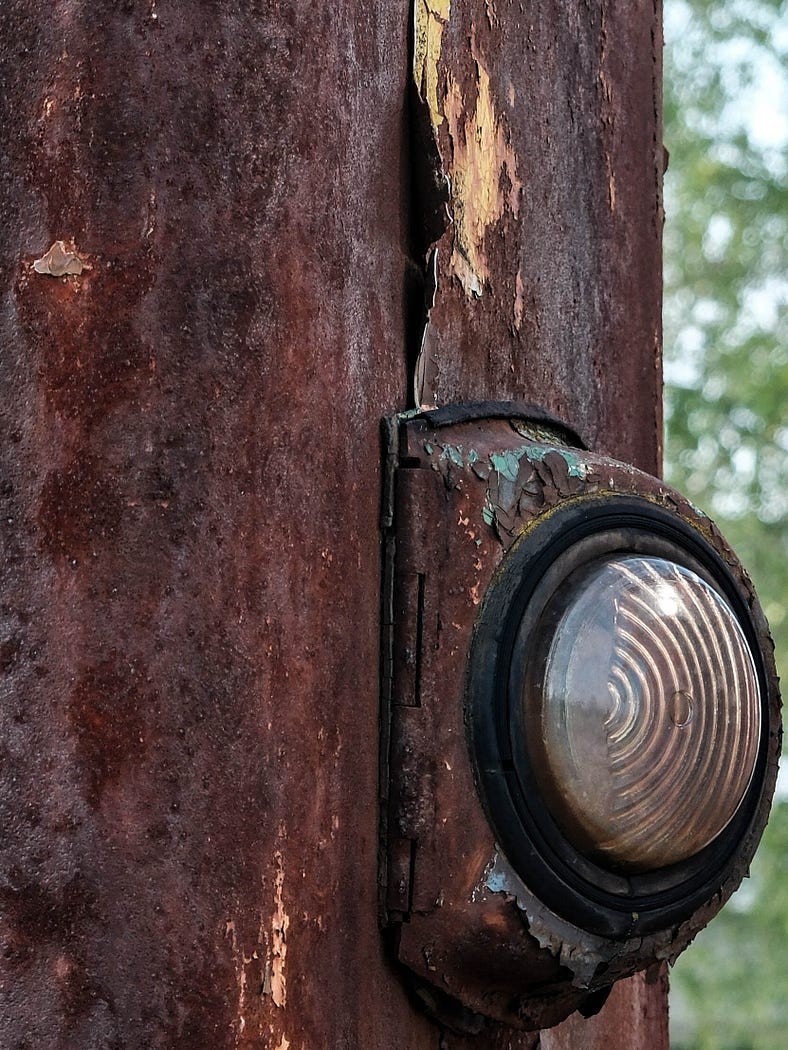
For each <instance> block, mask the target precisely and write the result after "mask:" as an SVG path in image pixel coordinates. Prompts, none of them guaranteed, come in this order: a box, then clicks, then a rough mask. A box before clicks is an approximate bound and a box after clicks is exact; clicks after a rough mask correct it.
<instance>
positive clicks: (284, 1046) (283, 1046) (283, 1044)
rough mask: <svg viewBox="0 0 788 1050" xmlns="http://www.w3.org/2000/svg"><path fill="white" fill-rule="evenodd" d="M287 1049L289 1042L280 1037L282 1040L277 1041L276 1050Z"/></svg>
mask: <svg viewBox="0 0 788 1050" xmlns="http://www.w3.org/2000/svg"><path fill="white" fill-rule="evenodd" d="M289 1047H290V1040H289V1039H287V1038H286V1037H285V1036H282V1038H281V1039H280V1041H279V1046H277V1048H276V1050H289Z"/></svg>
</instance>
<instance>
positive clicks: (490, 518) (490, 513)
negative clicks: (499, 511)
mask: <svg viewBox="0 0 788 1050" xmlns="http://www.w3.org/2000/svg"><path fill="white" fill-rule="evenodd" d="M482 517H483V518H484V521H485V523H486V524H487V525H492V523H493V522H494V521H495V511H494V510H493V509H492V507H491V506H490V505H489V504H488V503H485V504H484V506H483V507H482Z"/></svg>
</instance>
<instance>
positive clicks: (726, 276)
mask: <svg viewBox="0 0 788 1050" xmlns="http://www.w3.org/2000/svg"><path fill="white" fill-rule="evenodd" d="M665 14H666V55H665V143H666V145H667V147H668V149H669V150H670V170H669V172H668V176H667V178H666V214H667V222H666V228H665V367H666V379H667V387H666V422H667V442H666V470H667V476H668V478H669V479H670V480H671V481H672V483H673V484H675V485H676V486H677V487H678V488H682V489H684V490H685V491H687V492H688V494H689V495H690V497H691V498H692V499H693V500H695V501H696V502H697V503H698V504H699V505H700V506H702V507H703V508H704V509H706V510H707V511H708V512H709V513H711V514H712V516H713V517H714V518H715V519H716V520H717V522H718V523H719V525H720V527H721V529H722V531H723V533H724V534H725V535H726V537H727V538H728V539H729V540H730V542H731V543H732V545H733V546H734V548H735V549H736V551H737V553H738V554H739V555H740V557H741V558H742V561H743V562H744V563H745V564H746V565H747V566H748V568H749V569H750V571H751V574H752V577H753V579H754V581H755V583H756V586H757V587H758V590H759V594H760V596H761V600H762V602H763V605H764V608H765V611H766V614H767V617H768V618H769V621H770V624H771V627H772V632H773V634H774V637H775V642H776V648H777V656H778V667H779V666H780V665H781V666H782V677H783V679H784V680H785V679H786V677H788V663H787V662H786V658H787V657H788V529H787V528H786V521H787V519H788V309H786V307H787V306H788V120H787V119H786V112H788V73H787V72H786V69H788V64H787V62H786V60H787V59H788V3H786V2H785V0H782V2H780V0H716V2H712V0H666V3H665ZM786 857H788V802H785V801H783V802H782V803H780V804H778V805H777V806H776V808H775V810H774V812H773V815H772V819H771V823H770V825H769V828H768V829H767V832H766V835H765V836H764V840H763V842H762V844H761V848H760V851H759V853H758V855H757V857H756V860H755V863H754V865H753V872H752V878H751V879H750V880H749V881H748V882H747V883H745V885H744V887H743V888H742V889H741V890H740V891H739V893H738V894H737V895H736V896H735V897H734V898H733V900H732V901H731V903H730V904H729V905H728V906H727V907H726V908H725V909H724V910H723V912H722V913H721V914H720V916H719V917H718V918H717V919H715V921H714V922H713V923H712V924H711V926H710V927H709V928H708V929H707V930H705V931H704V932H703V933H702V934H701V935H700V936H699V937H698V939H697V941H696V944H695V945H693V946H692V947H691V948H690V949H689V951H688V952H686V953H685V955H684V956H682V957H681V959H680V960H679V962H678V963H677V965H676V967H675V969H674V971H673V975H672V989H673V991H672V995H671V1015H672V1022H671V1031H672V1038H673V1046H674V1048H676V1050H712V1048H713V1050H745V1048H747V1050H750V1048H751V1050H778V1048H779V1050H782V1047H784V1046H785V1045H786V1039H787V1038H788V1037H787V1036H786V1032H788V880H786V879H785V878H784V877H783V873H784V869H785V861H786Z"/></svg>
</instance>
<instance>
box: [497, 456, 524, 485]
mask: <svg viewBox="0 0 788 1050" xmlns="http://www.w3.org/2000/svg"><path fill="white" fill-rule="evenodd" d="M523 451H524V450H523V449H517V450H514V449H507V451H506V452H493V453H492V455H491V456H490V462H491V463H492V465H493V466H494V467H495V469H496V471H497V472H498V473H499V474H500V475H501V477H502V478H506V479H507V480H508V481H517V473H518V471H519V470H520V458H521V456H522V454H523Z"/></svg>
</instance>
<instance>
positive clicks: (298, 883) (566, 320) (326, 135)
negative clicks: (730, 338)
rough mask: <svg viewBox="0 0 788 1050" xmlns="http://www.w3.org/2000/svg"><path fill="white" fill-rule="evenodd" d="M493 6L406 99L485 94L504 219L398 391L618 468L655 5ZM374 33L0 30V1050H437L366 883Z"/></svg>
mask: <svg viewBox="0 0 788 1050" xmlns="http://www.w3.org/2000/svg"><path fill="white" fill-rule="evenodd" d="M426 6H427V7H428V8H430V7H435V6H437V7H440V8H443V7H444V6H445V7H446V8H447V12H446V14H447V17H449V12H448V4H447V3H445V0H441V3H439V4H427V5H426ZM524 6H525V10H524V12H521V10H520V5H519V4H515V3H504V2H503V0H496V2H495V3H492V2H487V3H485V4H483V5H482V4H481V3H478V4H475V5H473V4H471V3H469V2H467V0H463V2H462V3H460V2H459V0H455V3H454V4H453V5H452V11H451V15H450V17H449V30H448V31H447V35H446V38H445V44H444V51H443V56H442V58H441V60H440V61H441V64H440V67H439V76H438V78H437V80H439V81H440V86H441V90H443V88H444V87H445V86H446V80H445V77H446V73H447V71H448V69H449V68H453V69H454V70H455V78H456V80H457V83H458V84H460V85H461V92H462V95H463V100H464V101H463V104H462V106H461V107H460V106H459V104H458V108H457V113H458V114H459V116H458V117H457V120H458V121H460V120H461V121H463V122H465V121H466V118H467V117H468V114H472V113H474V112H477V109H475V108H474V99H476V97H477V94H478V90H479V87H478V85H479V84H481V83H482V81H481V80H480V74H479V73H478V72H477V70H478V68H480V67H481V66H483V67H484V69H485V70H486V72H487V73H488V74H489V77H490V80H489V84H488V90H489V96H485V97H489V99H491V100H492V102H491V104H492V105H493V106H494V113H495V114H496V121H497V119H498V117H501V126H502V127H503V132H502V134H503V138H502V139H501V138H499V136H498V133H497V131H495V134H494V137H495V141H496V144H497V145H496V149H499V150H501V149H502V150H503V151H504V153H505V155H506V157H507V171H509V167H508V158H510V157H511V156H514V157H515V159H514V160H512V161H511V167H512V173H513V176H514V177H515V178H516V180H517V181H519V182H521V183H522V186H523V189H522V192H521V195H520V197H519V208H520V211H519V214H518V215H515V216H514V217H512V214H510V212H511V211H512V208H511V206H510V204H507V205H506V208H508V209H509V210H508V211H506V210H505V211H504V214H503V217H502V220H501V221H500V222H499V221H498V220H497V219H496V220H495V222H494V223H488V224H487V229H486V232H485V236H484V240H483V247H484V251H485V254H486V255H487V256H489V270H490V273H491V274H492V275H493V279H494V280H493V284H492V285H491V290H489V291H488V290H485V293H484V295H483V296H482V298H481V299H480V300H478V301H476V300H473V299H471V298H468V296H467V295H466V294H465V292H464V290H463V289H462V287H461V286H460V285H458V283H457V280H458V279H456V278H455V277H454V276H452V277H451V278H450V279H449V280H448V281H447V280H446V278H445V275H446V272H447V271H446V267H447V266H449V258H450V253H448V252H444V253H442V254H441V256H440V258H439V269H440V268H441V267H443V270H442V273H443V275H444V276H443V279H442V280H441V284H440V287H439V290H438V295H437V299H436V309H435V310H434V311H433V314H432V318H431V328H430V331H429V333H428V334H429V340H428V342H427V344H425V345H426V349H427V350H428V357H424V358H423V359H422V366H423V367H422V371H424V370H425V367H426V370H427V372H428V374H430V375H432V374H434V375H435V376H436V377H437V379H436V382H435V384H434V385H435V386H436V392H437V393H438V394H439V395H440V399H441V400H442V401H447V400H452V399H456V398H459V397H462V396H467V395H470V396H473V397H485V396H486V397H496V398H500V397H504V396H506V395H512V396H515V397H528V398H530V399H534V400H539V401H540V402H542V403H546V404H547V405H548V407H550V408H552V409H553V410H556V411H558V412H560V413H562V414H563V415H565V416H566V417H567V418H568V419H569V421H570V422H572V423H573V424H574V425H576V426H577V427H579V428H581V429H583V430H584V431H586V430H587V431H588V436H589V438H590V439H592V440H596V439H599V440H600V441H601V443H602V444H603V445H604V446H605V447H607V448H609V449H610V450H612V451H614V452H616V453H617V454H619V455H621V456H622V457H628V458H630V459H633V460H634V461H636V462H637V463H638V465H640V466H643V467H646V468H653V466H654V463H655V462H656V458H657V444H658V438H657V434H658V411H657V409H656V407H655V406H656V404H657V400H656V390H657V386H658V382H657V370H656V363H657V349H656V344H655V339H656V333H657V313H658V310H657V306H658V294H657V288H658V270H659V258H658V233H659V229H658V227H659V214H658V187H657V185H656V183H657V182H658V178H657V175H658V173H657V168H656V166H655V164H654V157H655V147H656V145H657V143H656V141H655V136H656V137H658V128H657V122H656V117H655V108H654V105H655V104H654V98H655V84H656V79H655V78H657V65H658V62H657V57H656V56H657V50H658V43H659V41H658V28H657V13H656V10H655V9H653V8H652V6H651V5H650V4H648V5H647V4H643V3H638V4H636V5H634V6H632V5H629V6H628V7H627V9H626V11H624V9H623V8H621V5H618V11H613V6H614V5H612V4H605V5H600V4H599V3H593V4H591V5H586V4H580V3H579V2H576V3H575V2H573V3H572V4H570V5H565V4H561V5H559V4H552V5H550V6H549V8H548V7H545V6H544V5H535V4H530V5H524ZM602 13H604V20H603V18H602ZM410 14H411V11H410V5H409V4H406V3H405V2H397V3H385V4H374V5H369V4H361V3H350V2H346V3H343V4H338V5H314V4H298V3H294V2H284V3H281V4H276V5H270V4H260V3H240V2H238V0H228V2H222V3H218V2H215V0H193V2H191V3H189V4H188V5H185V4H182V3H175V2H174V0H140V2H138V3H130V2H126V3H117V4H96V3H88V2H86V0H68V2H64V3H58V4H52V3H51V2H48V3H44V2H43V0H7V2H5V3H3V4H2V5H1V6H0V81H1V82H2V89H3V90H2V95H1V96H0V106H2V116H1V122H0V127H2V136H3V151H2V161H1V163H2V180H0V244H2V251H1V252H0V288H1V289H2V292H1V294H2V300H1V301H0V354H2V368H1V369H0V382H1V383H2V390H1V391H0V414H1V415H0V426H1V427H2V430H1V431H0V442H1V444H2V456H3V459H2V477H0V497H1V498H2V512H3V513H2V517H1V518H0V528H1V529H2V541H3V563H2V570H1V571H2V581H1V595H0V601H1V602H2V607H1V608H0V612H2V636H1V637H0V673H2V679H1V680H2V708H1V711H0V715H1V717H2V720H3V725H2V741H3V743H2V748H3V751H2V765H1V766H0V789H1V790H0V795H1V796H2V817H1V819H0V827H2V840H1V841H2V847H1V848H2V859H1V860H0V906H1V908H2V943H3V953H2V963H1V964H0V965H1V966H2V982H3V983H2V994H3V997H4V1002H3V1007H2V1011H0V1044H2V1045H3V1046H9V1047H14V1048H19V1050H21V1048H23V1047H30V1048H33V1047H40V1046H48V1047H49V1046H51V1047H53V1048H64V1050H74V1048H76V1047H102V1048H121V1047H122V1048H129V1050H131V1048H134V1047H173V1048H174V1047H182V1046H184V1045H189V1046H191V1047H195V1048H203V1047H205V1048H211V1050H213V1048H216V1050H221V1048H224V1047H246V1048H261V1047H271V1048H272V1050H288V1048H289V1050H301V1048H302V1047H309V1048H315V1047H323V1046H325V1047H332V1048H333V1047H337V1048H355V1047H375V1048H378V1047H379V1048H385V1047H388V1046H391V1047H397V1050H400V1048H405V1050H409V1048H417V1047H418V1048H419V1050H422V1048H435V1050H437V1047H438V1043H439V1039H440V1038H441V1037H440V1035H439V1033H438V1032H437V1030H436V1029H435V1028H434V1027H433V1026H432V1025H431V1024H430V1023H429V1022H427V1021H426V1020H425V1019H423V1018H422V1017H421V1015H420V1014H419V1013H418V1012H417V1011H416V1010H415V1009H414V1007H413V1004H412V1003H411V1002H410V1001H409V1000H408V999H407V998H406V995H405V993H404V991H403V990H402V988H401V986H400V983H399V981H398V980H397V979H396V975H395V974H393V972H392V971H391V968H390V966H389V964H388V962H387V957H386V955H385V954H384V952H383V948H382V945H381V942H380V935H379V931H378V929H377V887H376V884H375V879H376V870H377V858H376V852H377V812H376V795H377V768H376V741H377V704H378V681H377V663H378V596H379V552H378V544H377V534H376V527H377V515H378V509H379V483H380V470H379V445H378V436H377V427H378V419H379V418H380V416H382V415H384V414H386V413H389V412H391V411H393V410H395V409H398V408H400V407H402V406H403V405H404V404H405V402H406V400H407V392H406V383H407V379H406V354H405V343H406V336H407V334H408V333H411V335H410V338H411V342H412V331H413V324H412V318H411V319H408V318H406V317H403V303H404V302H407V301H408V293H407V292H406V291H405V278H404V275H405V271H406V268H409V271H410V272H411V273H412V272H413V270H414V268H415V270H417V271H418V270H419V269H420V268H421V265H422V259H421V253H420V249H417V247H414V245H413V243H412V242H413V241H414V240H416V241H419V240H421V241H423V240H424V239H425V237H424V230H425V229H426V226H425V225H424V224H423V223H422V221H421V219H419V218H418V217H417V216H415V213H414V215H413V216H412V221H411V222H410V224H408V222H407V221H406V219H407V213H408V209H409V202H408V199H407V198H408V189H407V183H408V179H409V176H408V158H409V160H410V162H411V163H413V164H414V166H416V165H415V161H417V160H418V148H417V144H416V137H415V125H416V118H415V116H414V118H413V119H412V120H411V127H410V135H411V138H412V139H413V141H412V142H411V145H410V147H408V148H407V149H406V148H405V146H404V139H405V137H406V134H407V133H408V129H407V128H406V119H405V112H404V111H405V108H406V107H405V99H406V97H407V80H408V62H409V57H408V46H407V28H408V23H409V19H410ZM471 22H473V23H474V24H475V25H476V34H475V36H474V35H473V34H471V33H470V23H471ZM603 23H604V24H603ZM474 40H475V44H474V43H473V41H474ZM603 44H604V46H603ZM472 47H475V48H476V52H477V53H478V54H479V55H480V56H481V58H480V59H479V63H480V66H479V67H477V64H476V59H475V58H474V52H473V50H472ZM657 79H658V78H657ZM510 81H511V85H512V88H511V90H513V91H514V99H515V104H514V105H512V106H511V107H509V105H508V99H509V95H510V86H509V85H510ZM436 82H437V81H436ZM474 85H477V86H476V87H474ZM466 110H467V112H466ZM484 112H485V113H486V112H487V111H486V110H484ZM502 115H505V118H506V120H505V125H504V124H503V116H502ZM482 123H484V122H482ZM458 126H459V125H458ZM486 126H487V127H488V128H489V127H491V125H490V123H489V121H487V124H486ZM496 127H497V123H496ZM472 130H473V129H472ZM441 135H442V136H443V137H442V139H441V143H442V149H443V150H444V153H445V154H446V161H445V163H446V164H447V165H449V169H448V170H450V171H451V165H450V159H449V156H448V152H447V151H448V150H449V147H450V142H449V140H448V139H447V137H446V135H447V128H444V129H443V130H442V131H441ZM508 136H511V141H508V138H507V137H508ZM460 137H461V136H459V133H458V137H457V141H458V142H459V140H460ZM471 137H472V136H471ZM469 170H470V169H469ZM501 171H503V166H501ZM611 174H612V176H614V177H615V207H613V206H612V204H613V202H612V199H611V197H610V186H611V185H612V183H611ZM509 178H510V177H509V176H508V175H507V174H506V173H505V172H504V173H503V179H502V180H500V182H499V184H500V185H503V186H504V187H505V197H506V199H507V201H511V200H512V199H513V198H512V196H511V192H510V190H509V189H508V188H506V186H505V184H506V182H507V179H509ZM454 181H455V185H456V184H457V183H458V180H457V179H456V178H455V180H454ZM471 181H473V180H471ZM510 181H511V180H510ZM488 184H489V183H488ZM512 186H514V183H513V182H512ZM414 197H415V198H416V199H417V200H418V199H423V198H424V194H423V193H422V191H421V190H417V191H416V192H415V193H414ZM420 211H421V213H422V214H423V213H424V208H423V207H422V208H421V209H420ZM484 214H485V215H487V214H488V213H487V212H485V213H484ZM446 236H449V237H450V236H451V234H447V235H446ZM58 241H60V242H62V247H61V248H60V249H59V250H58V251H56V252H54V253H53V254H50V256H49V259H48V261H47V262H46V263H45V262H44V261H43V260H45V259H46V258H47V253H48V252H49V251H50V249H51V248H52V246H53V245H54V244H55V243H56V242H58ZM408 252H410V253H411V254H412V255H413V257H414V258H413V259H411V261H410V262H408V260H407V259H406V255H407V253H408ZM414 260H415V261H414ZM36 263H38V264H39V265H38V266H36ZM42 271H43V272H42ZM47 271H49V272H47ZM69 271H71V272H69ZM521 271H522V274H521V277H520V282H519V285H518V279H517V275H518V273H520V272H521ZM56 272H59V273H60V274H61V275H60V276H53V274H54V273H56ZM518 288H520V294H519V298H518ZM518 319H519V326H518V324H517V321H518ZM410 354H411V358H412V359H415V357H416V348H415V347H413V346H411V350H410ZM427 366H428V367H427ZM611 377H615V381H613V382H611ZM430 382H432V380H430ZM661 996H662V992H661V991H660V990H659V989H658V990H657V991H656V992H655V991H654V990H653V989H652V990H650V991H649V993H648V1005H649V1009H652V1008H654V1003H661V1002H662V1001H663V1000H662V998H661ZM618 1000H619V1001H620V1002H621V1004H622V1005H621V1011H624V1012H625V1011H626V1009H628V1008H629V1007H628V1005H627V1004H629V1003H630V1002H631V1003H635V1004H639V1003H641V999H638V998H636V997H635V998H631V999H630V998H628V996H627V993H626V992H622V993H621V995H620V996H619V997H618ZM633 1008H634V1007H633ZM637 1008H638V1009H639V1006H638V1007H637ZM621 1011H619V1012H618V1013H613V1014H611V1015H610V1018H611V1020H610V1023H609V1025H608V1026H607V1027H605V1026H604V1025H605V1023H604V1021H600V1022H599V1023H598V1025H597V1027H596V1028H594V1031H595V1032H597V1033H599V1032H605V1033H607V1034H606V1039H607V1045H608V1046H610V1047H613V1046H615V1045H617V1044H616V1039H617V1038H618V1039H619V1044H618V1045H622V1046H623V1045H626V1046H628V1047H634V1046H643V1047H646V1046H648V1047H649V1048H654V1047H656V1046H658V1045H659V1043H658V1041H655V1038H654V1036H653V1035H652V1036H651V1037H650V1038H648V1039H646V1038H645V1036H643V1038H642V1039H641V1041H640V1042H637V1041H635V1042H633V1041H632V1040H631V1039H630V1038H629V1034H630V1032H631V1031H634V1030H633V1029H627V1035H626V1036H622V1035H621V1034H620V1030H619V1029H618V1028H617V1027H616V1025H617V1024H619V1022H620V1019H621V1017H622V1016H624V1013H622V1012H621ZM604 1016H605V1015H604V1014H603V1015H602V1017H603V1018H604ZM599 1025H602V1027H601V1028H600V1027H599ZM639 1031H640V1030H639ZM551 1038H553V1036H551ZM600 1038H601V1036H600ZM638 1038H640V1037H638ZM443 1039H444V1042H443V1046H445V1047H449V1046H450V1047H452V1048H454V1047H461V1046H465V1045H466V1041H465V1039H463V1038H458V1039H455V1037H453V1036H448V1035H446V1036H444V1037H443ZM467 1045H469V1046H470V1045H475V1046H476V1047H480V1046H482V1045H489V1046H496V1047H498V1046H500V1047H504V1046H511V1047H515V1046H516V1047H525V1046H530V1045H531V1043H530V1042H523V1041H522V1040H521V1041H519V1042H518V1041H517V1040H516V1039H514V1040H511V1041H509V1040H508V1037H507V1036H506V1035H505V1034H500V1035H495V1036H494V1037H492V1036H491V1037H490V1039H489V1040H487V1042H486V1043H485V1042H483V1041H482V1042H480V1041H479V1040H476V1041H471V1042H469V1043H468V1044H467ZM566 1045H569V1044H566Z"/></svg>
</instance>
